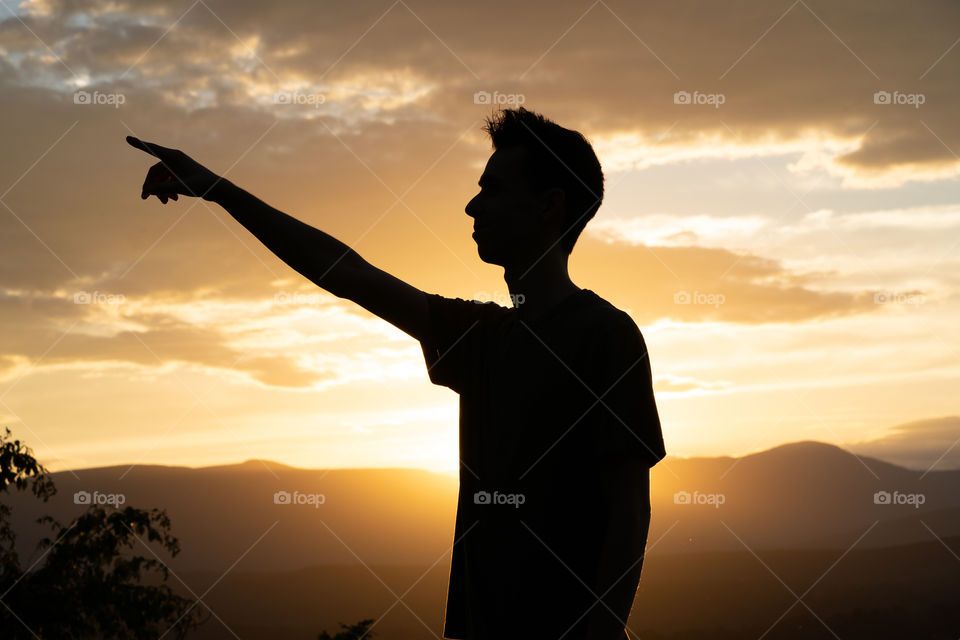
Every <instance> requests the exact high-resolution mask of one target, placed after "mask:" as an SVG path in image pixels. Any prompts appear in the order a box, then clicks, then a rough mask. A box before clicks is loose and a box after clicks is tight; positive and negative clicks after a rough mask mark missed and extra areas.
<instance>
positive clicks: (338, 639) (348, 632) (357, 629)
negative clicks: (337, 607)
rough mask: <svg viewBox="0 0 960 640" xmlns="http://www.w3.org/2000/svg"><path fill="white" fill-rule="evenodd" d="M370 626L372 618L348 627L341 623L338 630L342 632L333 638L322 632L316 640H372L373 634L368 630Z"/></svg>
mask: <svg viewBox="0 0 960 640" xmlns="http://www.w3.org/2000/svg"><path fill="white" fill-rule="evenodd" d="M372 626H373V618H368V619H367V620H361V621H360V622H358V623H356V624H352V625H350V626H349V627H348V626H347V625H345V624H343V623H342V622H341V623H340V628H341V629H343V631H341V632H339V633H338V634H337V635H335V636H331V635H330V634H329V633H327V631H326V630H324V631H322V632H321V633H320V635H319V636H317V640H361V638H372V637H373V635H374V634H373V632H372V631H370V630H369V629H370V627H372Z"/></svg>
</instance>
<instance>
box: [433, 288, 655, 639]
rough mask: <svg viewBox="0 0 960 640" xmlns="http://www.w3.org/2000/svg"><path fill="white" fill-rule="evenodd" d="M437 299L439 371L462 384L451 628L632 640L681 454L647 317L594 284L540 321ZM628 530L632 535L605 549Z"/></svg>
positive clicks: (463, 634) (468, 634)
mask: <svg viewBox="0 0 960 640" xmlns="http://www.w3.org/2000/svg"><path fill="white" fill-rule="evenodd" d="M427 298H428V308H429V322H430V326H429V330H428V334H427V336H425V337H424V339H423V340H421V346H422V348H423V354H424V359H425V361H426V364H427V370H428V374H429V376H430V380H431V382H433V383H434V384H438V385H443V386H446V387H449V388H450V389H452V390H454V391H456V392H457V393H459V394H460V494H459V499H458V505H457V519H456V528H455V537H454V545H453V555H452V560H451V569H450V582H449V588H448V593H447V609H446V616H445V619H444V636H445V637H448V638H466V639H470V640H475V639H484V640H486V639H487V638H501V639H504V638H514V637H515V638H544V639H546V638H558V637H560V636H561V635H562V636H563V638H564V640H577V639H578V638H585V637H586V636H585V633H586V630H587V628H588V626H589V625H591V624H592V625H594V627H593V628H595V629H596V628H601V627H603V628H608V629H609V628H612V629H617V628H619V634H617V633H616V632H615V631H614V632H612V635H610V636H609V637H611V638H622V637H623V635H624V634H623V624H624V623H625V621H626V618H627V615H628V614H629V611H630V606H631V604H632V602H633V597H634V595H635V593H636V589H637V585H638V582H639V579H640V568H641V565H642V558H643V550H644V547H645V545H646V538H647V531H648V526H649V521H650V490H649V469H650V467H652V466H653V465H655V464H656V463H657V462H658V461H659V460H661V459H662V458H663V457H664V456H665V455H666V453H665V450H664V445H663V436H662V433H661V428H660V420H659V416H658V414H657V408H656V403H655V402H654V397H653V388H652V384H651V374H650V363H649V360H648V358H647V349H646V345H645V343H644V340H643V336H642V335H641V333H640V330H639V329H638V328H637V325H636V323H634V321H633V319H632V318H631V317H630V316H629V315H628V314H626V313H625V312H623V311H621V310H619V309H617V308H616V307H614V306H613V305H611V304H610V303H609V302H607V301H606V300H604V299H602V298H601V297H599V296H598V295H597V294H595V293H594V292H593V291H590V290H589V289H580V290H579V291H577V292H575V293H573V294H571V295H570V296H568V297H566V298H564V299H563V300H562V301H560V302H559V303H558V304H556V305H555V306H554V307H553V308H551V309H550V310H548V311H547V312H546V314H544V315H543V316H541V317H539V318H536V319H535V320H534V321H533V322H529V321H526V320H523V319H522V318H520V317H519V316H518V314H517V311H516V309H511V308H507V307H501V306H499V305H497V304H495V303H492V302H477V301H473V300H463V299H460V298H445V297H442V296H439V295H436V294H428V296H427ZM598 398H599V400H598ZM614 529H615V530H616V531H618V532H621V534H625V535H624V540H625V541H624V542H623V543H622V544H618V545H614V546H611V545H609V544H604V542H605V541H607V540H608V539H609V537H610V535H611V534H610V531H611V530H614ZM604 567H605V569H604ZM614 574H615V575H614ZM598 598H599V599H601V601H600V602H598ZM604 625H606V626H604ZM564 634H566V635H564Z"/></svg>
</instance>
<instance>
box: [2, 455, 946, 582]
mask: <svg viewBox="0 0 960 640" xmlns="http://www.w3.org/2000/svg"><path fill="white" fill-rule="evenodd" d="M575 472H576V470H571V473H575ZM74 473H75V474H76V476H74ZM54 477H55V481H56V483H57V486H58V487H61V490H60V493H59V494H58V495H57V497H56V498H55V499H54V500H52V501H51V502H50V503H49V504H48V505H47V510H48V511H49V512H51V513H54V514H56V515H58V516H62V517H64V518H66V517H69V516H70V515H72V514H74V513H75V512H77V511H79V510H80V508H81V507H80V506H79V505H76V504H74V502H73V495H74V493H75V492H76V491H87V492H90V493H92V492H94V491H99V492H100V493H101V494H115V493H119V494H123V496H124V497H125V499H126V504H133V505H136V504H151V505H162V506H163V507H165V508H166V509H167V510H168V513H169V514H170V517H171V519H172V521H173V524H174V527H175V530H176V531H177V534H178V536H179V538H180V540H181V543H182V547H183V552H182V553H181V554H180V555H179V556H178V557H177V558H176V559H175V560H174V561H173V562H172V563H171V567H172V568H173V569H174V570H176V571H205V570H210V571H217V570H222V569H223V568H225V567H228V566H230V565H231V564H232V563H233V562H234V561H235V560H236V559H237V558H238V557H240V556H241V555H242V554H244V553H245V552H246V555H245V556H244V559H243V568H244V570H253V571H285V570H295V569H298V568H304V567H311V566H315V565H324V564H328V565H339V564H355V563H358V562H359V561H360V559H362V561H363V562H366V563H368V564H377V565H391V564H392V565H413V566H418V565H421V564H430V563H433V562H434V561H436V560H437V558H439V557H440V556H442V555H443V554H444V553H445V552H446V551H447V550H448V549H449V546H450V544H451V542H452V535H453V514H454V513H455V507H456V500H457V480H456V478H455V477H453V476H450V475H448V474H442V473H433V472H429V471H422V470H416V469H389V468H385V469H329V470H323V469H301V468H296V467H291V466H288V465H283V464H279V463H275V462H271V461H264V460H247V461H245V462H243V463H239V464H233V465H220V466H214V467H204V468H188V467H172V466H160V465H142V466H135V467H133V468H132V469H130V467H129V465H117V466H112V467H99V468H90V469H79V470H75V471H74V472H58V473H56V474H54ZM121 477H122V479H121ZM958 486H960V471H932V472H930V473H927V474H926V475H924V473H923V472H921V471H916V470H910V469H905V468H903V467H899V466H896V465H893V464H890V463H887V462H883V461H880V460H875V459H871V458H862V457H861V458H858V457H856V456H854V455H852V454H851V453H849V452H847V451H845V450H844V449H841V448H840V447H836V446H833V445H829V444H824V443H820V442H809V441H804V442H796V443H791V444H786V445H781V446H778V447H774V448H772V449H769V450H766V451H762V452H759V453H755V454H751V455H746V456H743V457H740V458H732V457H717V458H672V457H671V458H667V459H665V460H664V461H663V462H662V463H661V464H659V465H657V466H656V467H655V468H654V470H653V477H652V490H653V518H652V522H651V533H650V543H651V544H652V543H653V541H657V544H656V553H657V554H670V553H691V552H701V551H742V550H744V549H745V545H749V547H750V548H753V549H817V548H832V549H844V548H846V547H847V546H849V545H850V544H851V543H853V542H854V541H855V540H857V538H858V537H859V536H860V535H861V534H863V533H864V532H867V531H868V529H869V532H868V533H867V534H866V535H865V536H864V537H863V539H862V540H861V541H860V542H859V543H858V546H859V547H860V548H869V547H879V546H891V545H902V544H909V543H913V542H928V541H930V540H931V539H932V534H931V529H932V530H933V531H935V532H936V533H937V535H939V536H940V537H948V536H953V535H960V492H958V491H957V490H956V488H957V487H958ZM278 491H286V492H289V493H291V494H292V493H293V492H299V493H300V494H301V495H304V494H306V495H313V494H320V495H322V496H323V503H322V504H306V503H305V504H277V503H275V502H274V494H275V493H276V492H278ZM878 491H886V492H888V493H891V494H892V493H893V492H899V493H900V494H901V495H905V494H906V495H912V494H919V495H922V496H923V504H920V505H911V504H876V503H875V501H874V494H875V493H876V492H878ZM682 492H687V493H688V494H691V496H692V495H694V494H695V493H696V494H697V495H699V496H701V497H702V496H704V495H707V496H710V495H715V496H722V497H723V498H722V499H723V502H722V504H696V503H693V502H691V503H686V504H684V503H677V502H676V501H675V495H676V494H678V493H682ZM12 506H13V507H14V514H15V519H14V524H15V526H16V527H17V528H18V530H19V531H20V532H21V538H20V539H21V542H22V544H23V545H28V544H32V541H33V540H35V539H36V536H37V535H39V533H38V532H37V531H36V530H35V529H33V528H32V527H31V526H30V524H29V522H30V521H31V520H32V519H33V517H35V515H36V514H35V513H33V511H32V509H34V508H35V507H34V506H33V505H30V504H29V503H28V502H26V501H23V504H18V503H17V498H16V497H14V501H13V504H12ZM924 523H926V525H927V526H929V527H930V529H928V528H927V526H924ZM267 531H269V533H268V534H267V535H264V534H265V532H267ZM664 534H666V535H664ZM261 536H263V538H262V539H261V540H260V541H259V542H256V541H257V540H258V539H260V538H261ZM255 542H256V544H255V545H254V543H255ZM251 545H254V546H253V548H252V549H251V548H250V547H251ZM248 549H249V550H248ZM23 552H25V553H27V555H29V550H28V549H27V548H26V547H24V548H23ZM358 558H359V559H358Z"/></svg>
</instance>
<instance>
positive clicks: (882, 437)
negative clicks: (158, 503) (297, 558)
mask: <svg viewBox="0 0 960 640" xmlns="http://www.w3.org/2000/svg"><path fill="white" fill-rule="evenodd" d="M0 4H2V7H0V141H2V145H3V149H4V153H2V154H0V426H7V427H10V428H11V429H12V430H13V432H14V434H15V435H16V436H17V437H20V438H21V439H23V440H24V441H25V442H26V443H27V444H29V445H30V446H31V447H32V448H33V449H34V452H35V454H36V455H37V457H38V458H39V459H40V460H41V461H42V462H43V463H44V464H45V465H47V467H48V468H50V469H52V470H57V469H64V468H80V467H92V466H103V465H112V464H133V463H136V464H179V465H188V466H201V465H210V464H224V463H230V462H238V461H241V460H246V459H250V458H262V459H272V460H276V461H279V462H283V463H286V464H290V465H294V466H302V467H369V466H376V467H420V468H425V469H430V470H435V471H450V470H453V469H456V467H457V417H458V398H457V396H456V394H455V393H454V392H453V391H451V390H449V389H446V388H444V387H439V386H434V385H431V383H430V382H429V380H428V378H427V375H426V367H425V364H424V362H423V356H422V353H421V349H420V345H419V343H417V342H416V341H415V340H414V339H413V338H411V337H409V336H407V335H406V334H404V333H403V332H401V331H400V330H399V329H396V328H395V327H393V326H392V325H390V324H388V323H386V322H384V321H382V320H380V319H378V318H377V317H375V316H373V315H372V314H370V313H368V312H367V311H365V310H364V309H362V308H360V307H359V306H357V305H355V304H354V303H352V302H350V301H349V300H344V299H339V298H337V297H335V296H333V295H331V294H328V293H326V292H325V291H323V290H322V289H320V288H318V287H316V286H315V285H313V284H312V283H310V282H309V281H308V280H306V279H305V278H304V277H302V276H300V275H299V274H297V273H296V272H294V271H293V270H291V269H290V268H289V267H288V266H287V265H285V264H284V263H283V262H281V261H280V260H279V259H278V258H277V257H275V256H274V255H273V254H272V253H270V252H269V250H267V249H265V248H264V247H262V246H261V245H260V244H259V242H258V241H257V240H256V238H254V237H253V236H252V235H251V234H249V232H247V231H246V229H244V228H243V227H241V226H240V225H239V224H238V223H237V222H236V221H235V220H233V218H232V217H231V216H230V215H229V214H228V213H226V212H225V211H224V210H223V209H221V208H220V207H219V206H218V205H215V204H212V203H208V202H206V201H202V200H193V199H188V198H181V200H180V201H178V202H171V203H169V204H168V205H162V204H160V202H159V201H157V200H156V199H153V198H152V199H150V200H148V201H143V200H141V199H140V197H139V193H140V185H141V184H142V182H143V177H144V175H145V172H146V170H147V168H148V167H149V166H150V165H151V164H153V160H152V159H151V158H149V157H148V156H146V155H145V154H143V153H142V152H139V151H137V150H135V149H133V148H131V147H129V146H128V145H127V144H126V143H125V142H124V138H125V136H127V135H135V136H137V137H139V138H141V139H144V140H147V141H152V142H156V143H159V144H162V145H165V146H168V147H176V148H179V149H182V150H183V151H185V152H186V153H188V154H189V155H190V156H191V157H193V158H195V159H196V160H198V161H199V162H201V163H203V164H204V165H205V166H207V167H209V168H210V169H211V170H213V171H215V172H217V173H218V174H220V175H222V176H225V177H226V178H228V179H229V180H231V181H233V182H234V183H236V184H238V185H240V186H241V187H243V188H245V189H246V190H248V191H250V192H251V193H254V194H255V195H257V196H258V197H260V198H261V199H263V200H265V201H266V202H268V203H269V204H271V205H273V206H274V207H276V208H278V209H280V210H282V211H285V212H286V213H289V214H290V215H292V216H294V217H296V218H298V219H300V220H302V221H304V222H306V223H308V224H311V225H313V226H315V227H317V228H320V229H322V230H324V231H326V232H327V233H329V234H331V235H333V236H334V237H336V238H338V239H339V240H341V241H343V242H345V243H347V244H348V245H350V246H351V247H353V248H354V249H355V250H356V251H357V252H358V253H360V254H361V255H362V256H363V257H364V258H365V259H366V260H367V261H369V262H371V263H372V264H374V265H376V266H378V267H379V268H381V269H384V270H386V271H389V272H390V273H392V274H394V275H396V276H397V277H399V278H402V279H403V280H405V281H407V282H409V283H410V284H412V285H414V286H416V287H418V288H420V289H423V290H424V291H427V292H431V293H439V294H442V295H446V296H450V297H461V298H465V299H484V300H494V301H496V302H499V303H500V304H503V305H504V306H509V304H510V303H509V297H508V291H507V289H506V286H505V284H504V282H503V270H502V268H500V267H497V266H495V265H489V264H485V263H483V262H482V261H481V260H480V259H479V257H478V256H477V252H476V245H475V244H474V242H473V240H472V238H471V235H470V234H471V231H472V220H471V219H470V218H469V217H468V216H467V215H466V214H465V213H464V210H463V209H464V206H465V205H466V203H467V202H468V201H469V200H470V199H471V198H472V197H473V196H474V195H475V193H476V191H477V186H476V181H477V179H478V177H479V175H480V173H481V171H482V169H483V166H484V164H485V162H486V160H487V158H488V157H489V155H490V153H491V147H490V141H489V138H488V137H487V136H486V134H485V133H484V132H483V130H482V125H483V121H484V118H485V117H487V116H489V115H490V114H491V113H492V112H493V110H494V109H495V108H497V107H500V106H504V107H511V106H516V105H519V104H522V105H523V106H525V107H526V108H528V109H532V110H534V111H537V112H540V113H543V114H544V115H546V116H547V117H548V118H550V119H552V120H554V121H556V122H557V123H559V124H561V125H563V126H565V127H568V128H573V129H576V130H578V131H581V132H582V133H583V134H584V135H585V136H586V137H587V138H588V139H589V140H590V141H591V143H592V144H593V145H594V148H595V150H596V152H597V155H598V157H599V159H600V162H601V164H602V166H603V169H604V174H605V198H604V201H603V204H602V205H601V207H600V209H599V211H598V213H597V215H596V217H595V218H594V219H593V220H591V221H590V223H589V224H588V225H587V228H586V230H585V231H584V232H583V235H581V237H580V240H579V241H578V243H577V246H576V247H575V249H574V252H573V254H572V256H571V258H570V274H571V277H572V279H573V281H574V282H575V283H576V284H577V285H578V286H580V287H585V288H589V289H591V290H593V291H595V292H596V293H597V294H598V295H600V296H601V297H604V298H606V299H607V300H609V301H610V302H611V303H613V304H614V305H616V306H617V307H619V308H622V309H624V310H625V311H627V312H628V313H630V315H631V316H632V317H633V319H634V320H635V321H636V323H637V325H638V326H639V327H640V329H641V331H642V332H643V335H644V338H645V340H646V344H647V346H648V349H649V354H650V361H651V368H652V371H653V376H654V389H655V393H656V398H657V404H658V407H659V411H660V415H661V421H662V425H663V431H664V440H665V443H666V447H667V452H668V454H669V455H674V456H719V455H743V454H747V453H750V452H754V451H759V450H763V449H766V448H769V447H772V446H776V445H778V444H782V443H786V442H793V441H797V440H820V441H824V442H830V443H834V444H837V445H840V446H843V447H846V448H848V449H850V450H852V451H854V452H857V453H862V454H864V455H877V456H881V457H883V458H884V459H887V460H892V461H895V462H898V463H901V464H904V465H907V466H911V467H915V468H923V469H927V468H956V467H960V445H958V442H960V417H958V416H960V408H958V398H960V394H958V393H957V390H958V389H957V387H958V384H957V381H958V374H960V357H958V356H960V335H958V332H957V330H956V327H957V326H958V320H960V297H958V287H960V278H958V275H957V274H958V273H960V271H958V267H960V181H958V175H960V156H958V155H957V154H958V153H960V118H958V117H957V113H960V111H958V108H957V107H958V106H960V83H957V82H956V79H957V78H958V75H960V46H958V43H960V30H958V29H957V27H956V25H958V24H960V5H957V4H955V3H950V2H943V1H941V2H929V1H927V2H918V3H911V4H909V5H907V4H904V3H893V2H881V3H868V4H865V3H862V2H852V1H849V0H840V1H833V2H825V1H822V0H821V1H817V2H814V1H807V0H795V1H792V0H785V1H775V2H768V1H760V0H745V1H743V2H738V3H736V5H735V6H734V5H733V3H723V4H721V3H716V4H713V3H710V4H704V3H700V2H696V3H694V2H683V1H681V2H677V1H669V2H666V1H665V2H644V3H635V2H614V1H606V0H596V1H593V2H590V1H584V2H553V3H550V4H549V5H547V4H546V3H513V2H488V3H483V4H482V5H477V4H473V5H471V4H468V3H462V4H461V3H447V2H436V1H432V2H419V1H414V0H395V1H391V0H385V1H383V2H366V1H362V2H357V1H350V2H323V3H318V2H303V1H300V2H297V1H286V0H282V1H280V2H276V3H270V4H269V5H265V4H264V3H262V2H252V1H250V0H231V1H227V0H187V1H184V2H179V1H174V2H155V1H150V0H147V1H142V2H135V3H134V2H124V1H108V2H103V1H100V2H93V1H87V0H70V1H67V0H62V1H57V0H23V1H14V2H11V1H10V0H5V1H4V2H2V3H0Z"/></svg>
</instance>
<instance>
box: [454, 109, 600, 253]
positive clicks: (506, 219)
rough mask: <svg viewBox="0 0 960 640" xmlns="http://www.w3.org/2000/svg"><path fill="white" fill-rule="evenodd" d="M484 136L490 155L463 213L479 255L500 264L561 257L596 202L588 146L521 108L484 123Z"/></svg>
mask: <svg viewBox="0 0 960 640" xmlns="http://www.w3.org/2000/svg"><path fill="white" fill-rule="evenodd" d="M485 131H486V132H487V133H489V134H490V138H491V140H492V142H493V147H494V152H493V155H491V156H490V159H489V160H488V162H487V166H486V168H485V169H484V172H483V175H481V177H480V182H479V184H480V187H481V190H480V193H478V194H477V195H476V196H475V197H474V198H473V199H472V200H471V201H470V202H469V203H467V206H466V208H465V211H466V213H467V215H469V216H471V217H472V218H474V219H475V220H476V222H475V225H474V226H475V228H477V229H479V231H475V232H474V238H475V240H476V242H477V247H478V251H479V253H480V257H481V258H482V259H483V260H484V261H485V262H490V263H493V264H501V265H504V266H506V265H507V264H511V263H512V264H516V263H518V262H522V261H524V260H525V259H528V258H533V259H538V258H539V257H540V255H542V254H544V253H547V252H549V251H559V252H560V253H561V255H562V256H564V257H566V256H568V255H569V254H570V252H571V251H572V250H573V246H574V244H575V243H576V241H577V238H578V237H579V236H580V233H581V232H582V231H583V228H584V227H585V226H586V224H587V222H588V221H589V220H590V219H591V218H592V217H593V216H594V214H596V212H597V209H598V208H599V207H600V203H601V201H602V200H603V170H602V169H601V168H600V162H599V161H598V160H597V156H596V154H595V153H594V151H593V147H591V146H590V143H589V142H588V141H587V140H586V139H585V138H584V137H583V136H582V135H581V134H580V133H578V132H576V131H572V130H570V129H565V128H564V127H561V126H560V125H558V124H556V123H554V122H552V121H550V120H548V119H546V118H544V117H543V116H542V115H540V114H537V113H534V112H532V111H527V110H526V109H524V108H523V107H520V108H519V109H504V110H501V111H500V112H498V113H497V114H495V115H494V116H492V117H490V118H487V125H486V127H485Z"/></svg>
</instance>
